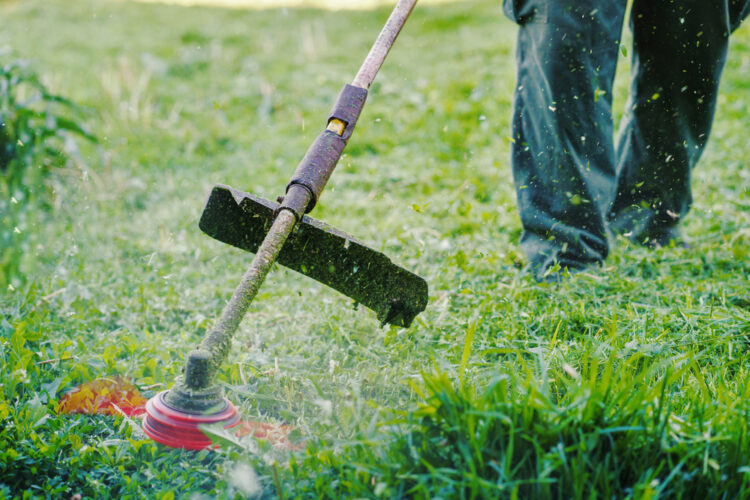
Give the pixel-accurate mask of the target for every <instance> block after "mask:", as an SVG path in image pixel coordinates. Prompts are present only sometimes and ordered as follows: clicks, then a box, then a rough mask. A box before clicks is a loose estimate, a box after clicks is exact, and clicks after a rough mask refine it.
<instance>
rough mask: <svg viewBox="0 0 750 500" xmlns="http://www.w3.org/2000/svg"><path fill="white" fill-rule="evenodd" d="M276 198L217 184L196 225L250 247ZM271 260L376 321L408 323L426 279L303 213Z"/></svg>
mask: <svg viewBox="0 0 750 500" xmlns="http://www.w3.org/2000/svg"><path fill="white" fill-rule="evenodd" d="M278 206H279V205H278V203H274V202H272V201H269V200H265V199H263V198H260V197H257V196H254V195H252V194H249V193H245V192H243V191H238V190H236V189H233V188H231V187H229V186H225V185H221V184H217V185H216V186H214V188H213V190H212V191H211V195H210V196H209V198H208V201H207V202H206V207H205V208H204V210H203V215H202V216H201V220H200V223H199V226H200V228H201V230H202V231H203V232H204V233H206V234H207V235H209V236H211V237H212V238H215V239H217V240H219V241H221V242H224V243H228V244H230V245H232V246H235V247H237V248H241V249H243V250H247V251H249V252H253V253H255V252H256V251H257V249H258V247H259V246H260V244H261V242H262V241H263V238H264V237H265V236H266V233H267V232H268V230H269V228H270V227H271V224H272V222H273V219H274V213H275V211H276V209H277V208H278ZM277 262H278V263H279V264H282V265H284V266H286V267H288V268H289V269H293V270H295V271H297V272H299V273H302V274H304V275H305V276H309V277H310V278H313V279H314V280H316V281H319V282H320V283H323V284H324V285H328V286H329V287H331V288H333V289H334V290H338V291H339V292H341V293H343V294H344V295H346V296H347V297H350V298H352V299H354V301H355V302H356V303H358V304H362V305H364V306H365V307H367V308H369V309H372V310H373V311H375V313H376V314H377V317H378V319H379V320H380V322H381V323H382V324H386V323H390V324H392V325H396V326H403V327H409V325H411V322H412V321H413V320H414V318H415V317H416V316H417V314H419V313H420V312H422V311H424V309H425V307H426V305H427V282H426V281H425V280H424V279H422V278H420V277H419V276H417V275H416V274H414V273H411V272H409V271H407V270H406V269H403V268H402V267H399V266H397V265H396V264H394V263H393V262H391V260H390V259H389V258H388V257H386V256H385V255H384V254H382V253H380V252H378V251H376V250H373V249H372V248H369V247H367V246H365V245H363V244H362V243H361V242H359V241H357V240H355V239H354V238H352V237H351V236H349V235H348V234H346V233H344V232H342V231H339V230H338V229H336V228H334V227H331V226H329V225H327V224H325V223H323V222H320V221H318V220H315V219H313V218H311V217H308V216H304V217H303V218H302V221H301V223H300V224H299V225H298V227H297V228H296V230H295V231H294V232H293V233H292V234H291V235H290V236H289V239H287V241H286V243H285V244H284V247H283V248H282V250H281V253H280V254H279V257H278V260H277Z"/></svg>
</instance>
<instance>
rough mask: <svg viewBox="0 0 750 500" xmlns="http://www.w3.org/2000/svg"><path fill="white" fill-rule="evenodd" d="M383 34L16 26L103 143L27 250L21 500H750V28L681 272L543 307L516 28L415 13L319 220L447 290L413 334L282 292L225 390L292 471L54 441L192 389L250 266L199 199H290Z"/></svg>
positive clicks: (486, 14)
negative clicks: (218, 188)
mask: <svg viewBox="0 0 750 500" xmlns="http://www.w3.org/2000/svg"><path fill="white" fill-rule="evenodd" d="M387 14H388V12H387V10H383V9H381V10H377V11H365V12H329V11H316V10H293V9H286V10H284V9H279V10H268V11H242V10H224V9H211V8H182V7H170V6H161V5H142V4H136V3H126V2H104V1H99V0H90V1H89V0H87V1H75V2H71V1H62V0H47V1H41V0H39V1H24V2H20V1H5V2H0V18H2V19H3V23H2V26H1V27H0V46H2V45H10V46H12V48H13V49H14V50H15V54H16V55H17V56H20V57H24V58H28V59H31V60H32V64H33V67H34V68H35V69H36V70H37V71H38V72H39V73H40V74H41V75H42V76H43V80H44V82H45V84H46V85H47V86H48V87H49V88H50V90H51V91H52V92H54V93H56V94H59V95H64V96H66V97H68V98H70V99H72V100H73V101H75V102H76V103H78V104H80V105H83V106H86V107H89V108H91V109H92V110H93V114H92V116H91V118H90V119H89V122H88V123H87V125H88V128H89V130H91V131H93V132H94V133H95V134H96V136H97V137H98V138H99V141H100V143H99V144H98V145H93V144H81V145H80V148H81V151H80V155H78V156H76V157H74V158H73V160H72V163H71V165H70V166H69V167H68V168H66V169H64V170H60V171H58V172H57V173H56V174H55V176H54V177H53V178H52V179H51V183H50V189H49V192H48V194H47V196H48V201H49V204H50V206H51V207H52V209H51V210H49V211H47V212H39V213H38V214H36V216H35V217H31V218H29V219H28V220H29V221H34V223H33V225H31V223H29V225H27V226H24V227H19V230H20V231H22V234H23V236H24V237H25V238H26V240H25V241H26V242H27V243H28V248H29V249H30V250H29V251H28V252H27V253H26V254H25V255H24V258H23V260H22V262H21V263H20V265H21V269H22V270H23V271H24V272H25V273H26V276H27V278H28V282H27V283H28V284H27V285H24V286H23V287H19V288H17V289H15V290H10V289H8V290H3V291H2V292H0V293H1V294H2V295H0V311H1V312H0V339H1V344H0V345H1V346H2V347H1V350H0V363H1V365H0V366H1V369H0V391H1V392H2V394H3V398H0V419H2V426H0V498H1V497H3V496H9V497H13V496H19V497H20V496H35V495H38V496H51V497H69V496H70V495H72V494H75V493H81V494H83V495H84V496H90V497H107V496H109V497H118V498H122V497H127V496H130V497H136V498H137V497H143V496H146V497H151V498H171V496H170V495H172V493H171V492H174V496H175V497H183V496H184V497H187V498H190V496H191V495H192V494H198V495H205V496H206V497H215V496H219V497H229V498H232V497H234V496H235V495H238V496H242V495H243V494H248V493H252V492H253V491H257V489H255V490H254V488H255V487H257V486H260V487H261V488H262V495H265V496H269V497H274V496H280V497H284V498H293V497H309V498H316V497H321V496H328V497H332V498H340V497H357V496H359V497H365V498H374V497H382V498H392V497H397V496H415V497H420V498H435V497H440V496H442V497H443V498H456V497H467V498H471V497H473V498H486V497H498V498H531V497H538V498H545V497H546V498H584V497H586V498H588V497H590V496H592V495H594V496H600V497H610V498H611V497H616V498H620V497H630V498H656V497H678V498H680V497H681V498H696V497H698V498H704V497H711V498H746V497H747V496H748V495H750V434H748V421H749V420H750V403H748V401H750V393H748V391H750V389H748V387H750V375H749V374H748V366H750V351H749V347H750V292H748V290H750V279H748V276H750V259H749V258H748V251H749V249H750V231H749V230H748V228H749V227H750V210H749V208H750V196H749V192H748V186H750V168H748V162H747V159H746V153H747V151H748V142H747V133H746V128H747V127H746V126H745V124H746V122H747V116H748V111H749V109H748V103H749V102H750V99H749V98H748V90H750V84H748V81H747V78H746V75H747V72H748V68H749V67H750V30H749V29H748V27H747V26H744V27H743V28H742V29H741V30H740V31H738V32H737V33H736V34H735V35H734V37H733V39H732V52H731V54H730V59H729V61H728V63H727V67H726V70H725V78H724V81H723V84H722V95H721V97H720V103H719V109H718V112H717V116H716V122H715V126H714V130H713V133H712V139H711V141H710V144H709V147H708V149H707V151H706V153H705V155H704V157H703V159H702V161H701V163H700V165H699V167H698V168H697V170H696V171H695V179H694V182H693V186H694V195H695V204H694V208H693V210H692V211H691V213H690V214H689V216H688V217H687V219H686V220H685V226H684V229H685V232H686V235H687V238H688V239H689V241H690V242H691V243H692V246H691V248H689V249H683V248H666V249H660V250H655V251H653V250H646V249H643V248H639V247H634V246H631V245H628V244H627V243H626V242H624V241H618V242H617V243H616V246H615V248H614V251H613V254H612V256H611V257H610V258H609V260H608V261H607V263H606V265H605V266H604V267H603V268H601V269H593V270H591V271H590V272H586V273H582V274H581V275H578V276H575V277H573V278H571V279H570V280H568V281H566V282H564V283H562V284H561V285H559V286H550V285H545V284H537V283H535V282H534V281H533V280H532V279H530V277H529V276H528V275H527V274H526V272H525V271H524V270H523V257H522V255H521V254H520V250H519V248H518V245H517V242H518V237H519V234H520V222H519V219H518V216H517V213H516V211H515V197H514V193H513V188H512V183H511V181H510V167H509V147H508V139H507V136H508V130H509V117H510V105H511V104H510V103H511V94H512V89H513V85H514V66H513V53H514V38H515V28H514V26H513V25H512V24H511V23H510V22H509V21H507V20H505V19H504V18H503V16H502V13H501V11H500V4H499V2H482V1H473V2H470V3H456V4H448V5H441V6H423V7H418V8H417V9H416V10H415V12H414V14H413V18H412V19H411V20H410V21H409V24H408V25H407V27H406V28H405V30H404V32H403V33H402V35H401V37H400V38H399V40H398V42H397V45H396V47H395V48H394V50H393V52H392V53H391V55H390V56H389V60H388V61H387V63H386V66H385V68H384V69H383V71H382V72H381V74H379V75H378V78H377V79H376V83H375V85H374V86H373V89H372V92H371V95H370V98H369V102H368V105H367V107H366V108H365V111H364V113H363V116H362V119H361V120H360V123H359V127H358V130H357V132H356V133H355V135H354V137H353V138H352V141H351V143H350V145H349V147H348V149H347V155H346V156H345V157H344V159H343V160H342V162H341V164H340V165H339V167H338V170H337V171H336V173H335V174H334V176H333V177H332V180H331V182H330V184H329V186H328V188H327V190H326V192H325V193H324V194H323V196H322V198H321V202H320V204H319V206H318V207H317V208H316V212H315V214H314V215H315V216H316V217H317V218H320V219H323V220H325V221H327V222H329V223H331V224H333V225H334V226H336V227H339V228H341V229H342V230H344V231H347V232H349V233H352V234H353V235H355V236H356V237H358V238H359V239H361V240H363V241H365V242H368V243H370V244H371V245H373V246H374V247H376V248H380V249H382V250H384V251H385V252H386V253H387V254H389V255H390V256H391V257H392V258H393V259H394V260H396V261H397V262H399V263H401V264H402V265H404V266H405V267H407V268H409V269H413V270H414V271H415V272H417V273H419V274H420V275H422V276H424V277H425V278H426V279H427V281H428V283H429V284H430V303H429V305H428V308H427V310H426V311H425V312H424V313H423V314H422V315H421V316H420V317H419V318H418V320H417V322H416V323H415V325H414V326H413V327H412V328H411V329H408V330H404V329H397V328H385V329H381V328H380V327H379V325H378V323H377V320H376V318H375V317H374V315H373V314H371V313H370V312H369V311H367V310H354V309H353V308H352V306H351V303H350V301H349V300H347V299H346V298H344V297H341V296H339V295H337V294H336V293H335V292H333V291H331V290H328V289H325V288H324V287H322V286H320V285H318V284H316V283H314V282H311V281H309V280H307V279H305V278H302V277H300V276H298V275H295V274H293V273H292V272H289V271H286V270H284V269H281V268H279V269H276V270H275V271H273V272H272V273H271V275H270V276H269V279H268V281H267V283H266V284H265V286H264V287H263V288H262V290H261V293H260V294H259V296H258V298H257V299H256V302H255V304H254V305H253V307H252V308H251V310H250V312H249V314H248V316H247V317H246V319H245V321H244V322H243V324H242V326H241V328H240V331H239V332H238V333H237V336H236V338H235V342H234V348H233V350H232V353H231V354H230V359H229V360H228V361H227V362H226V364H225V366H224V371H223V373H222V376H221V377H222V383H223V384H225V387H226V390H227V394H228V395H229V397H230V398H231V399H232V400H233V401H234V402H235V403H236V404H238V405H239V406H240V408H241V410H242V412H243V414H244V415H245V416H246V417H249V418H254V417H258V418H261V419H263V420H274V421H282V422H286V423H289V424H292V425H294V426H297V427H298V428H299V429H300V430H301V432H303V433H304V435H305V440H306V445H305V447H304V449H303V450H301V451H299V452H296V453H294V454H291V455H290V454H285V453H280V452H277V451H274V450H271V449H269V448H268V446H265V445H264V444H263V443H260V444H256V443H253V442H250V441H242V442H240V443H239V444H237V445H231V446H227V447H225V448H224V449H223V450H222V451H221V452H220V453H214V452H201V453H191V452H181V451H175V450H167V449H163V448H160V447H158V446H157V445H155V444H153V443H151V442H148V441H145V440H144V438H143V436H142V435H140V434H139V432H138V430H137V426H135V427H134V426H133V425H131V424H132V422H129V421H128V420H125V419H121V418H116V419H111V418H107V417H68V416H58V415H56V414H55V412H54V405H55V401H56V400H57V399H58V398H59V397H60V396H61V395H62V394H63V393H64V392H65V390H66V389H68V388H70V387H73V386H75V385H76V384H78V383H80V382H82V381H86V380H90V379H93V378H96V377H98V376H105V375H113V374H122V375H125V376H127V377H130V378H132V379H134V381H135V382H136V383H137V384H138V385H139V386H141V387H151V389H149V390H147V391H145V392H146V394H147V395H151V394H153V393H155V392H156V391H158V390H160V387H154V384H159V383H163V384H165V385H166V386H168V385H169V384H171V381H172V380H173V379H174V377H175V376H176V375H177V374H178V373H179V371H180V369H181V367H182V364H183V356H184V355H185V354H186V353H187V352H188V350H189V349H191V348H192V347H193V346H195V345H196V344H197V343H198V342H199V341H200V339H201V336H202V334H203V333H204V332H205V330H206V328H208V327H210V325H211V323H212V321H213V318H215V316H216V315H217V314H218V312H219V311H220V309H221V306H222V304H223V303H224V302H225V301H226V300H227V299H228V297H229V296H230V294H231V292H232V290H233V289H234V286H235V285H236V283H237V282H238V280H239V277H240V276H241V273H242V272H243V271H244V268H245V267H246V265H247V264H248V262H249V256H248V255H247V254H243V253H242V252H240V251H238V250H235V249H232V248H229V247H226V246H223V245H222V244H220V243H218V242H216V241H212V240H210V239H209V238H207V237H205V236H203V235H202V234H201V233H200V231H199V230H198V228H197V220H198V217H199V216H200V212H201V208H202V204H203V201H204V199H205V195H206V194H207V193H208V190H209V189H210V187H211V186H212V184H213V183H216V182H221V183H226V184H230V185H232V186H235V187H238V188H241V189H245V190H248V191H251V192H254V193H256V194H259V195H262V196H264V197H266V198H274V197H275V196H276V195H278V194H280V193H281V191H282V189H283V187H284V186H285V184H286V182H287V180H288V177H289V176H290V175H291V173H292V172H293V170H294V168H295V167H296V165H297V163H298V162H299V159H300V158H301V156H302V155H303V154H304V151H305V150H306V148H307V146H308V145H309V143H310V142H311V141H312V139H313V138H314V136H315V135H317V133H318V131H319V130H320V129H321V128H322V126H323V125H324V120H325V116H326V113H327V112H328V110H329V108H330V106H331V103H332V101H333V99H334V98H335V96H336V94H337V92H338V90H339V88H340V87H341V85H343V84H344V83H346V82H347V81H349V80H350V79H351V78H352V77H353V74H354V73H355V72H356V70H357V68H358V67H359V64H360V62H361V59H362V58H363V57H364V55H365V54H366V52H367V50H368V48H369V45H370V43H371V42H372V40H373V39H374V37H375V36H376V34H377V32H378V30H379V29H380V25H381V24H382V22H383V21H384V20H385V18H386V17H387ZM621 63H622V64H621V66H620V68H621V71H620V72H619V74H618V79H617V83H616V92H617V93H616V95H615V101H616V103H615V106H616V111H617V116H620V113H619V110H621V109H622V106H623V104H624V98H625V91H626V88H627V68H628V65H629V58H628V57H625V56H623V57H622V61H621ZM56 359H64V360H63V361H55V362H49V363H42V364H40V362H45V361H47V360H56ZM250 468H252V469H254V470H255V471H256V474H257V482H253V481H251V480H250V479H252V477H255V476H253V475H252V474H250V473H249V472H248V471H249V470H250ZM251 476H252V477H251ZM248 478H250V479H248ZM198 498H202V497H201V496H198Z"/></svg>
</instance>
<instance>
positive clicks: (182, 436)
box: [143, 391, 240, 450]
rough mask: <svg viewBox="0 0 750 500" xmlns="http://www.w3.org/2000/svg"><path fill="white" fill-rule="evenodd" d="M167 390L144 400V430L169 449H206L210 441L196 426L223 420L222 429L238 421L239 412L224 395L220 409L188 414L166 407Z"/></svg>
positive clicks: (232, 425)
mask: <svg viewBox="0 0 750 500" xmlns="http://www.w3.org/2000/svg"><path fill="white" fill-rule="evenodd" d="M167 392H168V391H162V392H160V393H159V394H157V395H156V396H154V397H153V398H151V399H149V400H148V402H147V403H146V418H145V419H144V420H143V430H144V431H146V434H147V435H148V437H150V438H151V439H153V440H154V441H156V442H158V443H161V444H164V445H167V446H170V447H172V448H184V449H186V450H202V449H204V448H209V447H210V446H211V445H212V443H211V440H210V439H209V438H208V437H207V436H206V435H205V434H204V433H203V431H201V430H200V429H199V428H198V425H199V424H216V423H222V424H223V425H224V428H225V429H228V428H230V427H234V426H235V425H237V424H238V423H239V422H240V414H239V413H238V412H237V410H236V409H235V407H234V405H233V404H232V403H231V402H230V401H229V400H228V399H226V398H224V401H225V403H226V405H225V406H224V408H223V409H221V410H219V411H217V412H215V413H210V414H206V415H203V414H200V413H189V412H185V411H181V410H178V409H175V408H172V407H171V406H169V405H168V404H167V403H166V401H165V400H164V395H165V394H166V393H167Z"/></svg>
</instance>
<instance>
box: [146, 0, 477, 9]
mask: <svg viewBox="0 0 750 500" xmlns="http://www.w3.org/2000/svg"><path fill="white" fill-rule="evenodd" d="M135 1H137V2H143V3H163V4H170V5H184V6H196V5H202V6H206V7H227V8H233V9H256V10H257V9H277V8H280V7H289V8H313V9H329V10H370V9H374V8H377V7H384V6H394V5H396V3H397V0H135ZM456 1H465V0H419V5H431V4H441V3H455V2H456Z"/></svg>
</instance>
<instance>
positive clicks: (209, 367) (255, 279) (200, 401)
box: [164, 0, 417, 413]
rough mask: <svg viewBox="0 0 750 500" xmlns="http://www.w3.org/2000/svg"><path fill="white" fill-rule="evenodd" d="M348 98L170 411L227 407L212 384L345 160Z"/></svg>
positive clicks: (385, 33)
mask: <svg viewBox="0 0 750 500" xmlns="http://www.w3.org/2000/svg"><path fill="white" fill-rule="evenodd" d="M416 3H417V0H399V2H398V4H397V5H396V7H395V8H394V9H393V12H391V15H390V16H389V18H388V21H387V22H386V24H385V26H384V27H383V29H382V31H381V32H380V35H379V36H378V38H377V40H376V41H375V43H374V44H373V46H372V49H371V50H370V52H369V54H368V55H367V58H366V59H365V61H364V63H363V64H362V67H361V68H360V70H359V72H358V73H357V76H356V77H355V78H354V81H353V82H352V85H351V87H356V88H357V89H364V91H362V92H364V95H366V90H367V89H368V88H369V87H370V85H371V84H372V81H373V79H374V78H375V75H376V74H377V72H378V70H379V69H380V67H381V66H382V64H383V61H384V60H385V57H386V56H387V55H388V51H389V50H390V48H391V46H392V45H393V43H394V42H395V40H396V37H397V36H398V34H399V32H400V31H401V28H402V27H403V25H404V23H405V22H406V19H407V18H408V17H409V14H410V13H411V11H412V9H413V8H414V6H415V5H416ZM345 91H346V89H345ZM346 95H348V96H353V97H352V98H350V99H349V101H346V102H345V105H344V106H343V107H341V108H340V109H339V108H338V103H337V109H335V110H334V111H335V112H340V113H341V116H342V118H343V119H339V117H338V116H336V115H332V116H331V117H330V118H329V123H328V126H327V128H326V130H325V131H324V132H323V134H321V136H320V137H319V138H318V140H316V142H315V143H313V145H312V146H311V149H310V150H309V151H308V154H307V155H306V156H305V158H304V159H303V162H302V164H301V165H300V167H299V168H298V169H297V172H295V177H293V178H292V181H291V182H290V184H289V186H288V187H287V193H286V196H285V199H284V202H283V203H282V205H281V207H280V209H279V211H278V214H277V216H276V219H275V220H274V223H273V225H272V226H271V229H270V230H269V231H268V234H267V235H266V237H265V239H264V240H263V243H262V244H261V246H260V247H259V248H258V251H257V253H256V255H255V257H254V258H253V260H252V262H251V264H250V267H249V268H248V269H247V271H246V272H245V274H244V276H243V277H242V281H241V282H240V284H239V286H238V287H237V289H236V290H235V292H234V294H233V295H232V298H231V299H230V300H229V303H228V304H227V305H226V307H224V310H223V311H222V313H221V316H220V317H219V319H218V321H217V323H216V326H215V327H214V328H213V329H212V330H211V331H210V332H209V333H208V334H207V335H206V337H205V338H204V339H203V342H202V343H201V345H200V347H199V348H198V349H197V350H195V351H192V352H191V353H190V354H189V355H188V360H187V362H186V364H185V372H184V375H183V376H182V377H180V378H178V380H177V382H176V384H175V386H174V387H173V388H172V389H171V390H170V391H169V392H168V393H167V394H166V395H165V396H164V399H165V401H166V402H167V403H168V404H169V406H171V407H173V408H176V409H178V410H182V411H186V412H197V413H206V412H210V411H214V410H216V409H218V408H220V407H221V406H222V405H224V404H225V402H224V399H223V396H222V393H221V389H220V388H219V387H218V386H216V385H215V384H214V383H213V380H214V376H215V375H216V372H217V371H218V369H219V367H220V366H221V364H222V363H223V362H224V360H225V359H226V357H227V354H228V352H229V348H230V346H231V342H232V336H233V335H234V333H235V332H236V331H237V328H238V327H239V324H240V322H241V321H242V318H243V317H244V316H245V313H246V312H247V309H248V308H249V306H250V303H251V302H252V301H253V299H254V298H255V296H256V295H257V293H258V290H259V289H260V286H261V285H262V284H263V281H264V280H265V278H266V275H267V274H268V271H269V270H270V269H271V267H272V266H273V264H274V262H276V259H277V257H278V255H279V252H280V251H281V249H282V247H283V246H284V243H285V242H286V240H287V237H288V236H289V234H290V233H291V232H292V230H293V229H294V227H295V225H296V224H297V222H298V221H299V220H300V219H301V218H302V216H303V215H304V214H305V213H306V212H309V211H310V210H311V209H312V207H313V206H314V205H315V202H316V201H317V197H318V196H319V194H320V192H321V191H322V189H323V187H324V186H325V183H326V182H327V181H328V177H329V176H330V174H331V172H332V171H333V168H335V166H336V163H337V162H338V159H339V158H340V156H341V151H343V147H344V145H345V144H346V140H348V138H349V136H350V135H351V132H352V129H353V127H354V124H355V123H356V119H357V117H358V116H359V112H360V111H361V107H362V106H363V105H364V95H359V96H357V92H354V93H352V92H349V93H348V94H346ZM352 99H353V100H352ZM357 99H360V100H361V102H359V104H358V105H355V106H354V107H352V103H353V102H355V101H356V100H357ZM355 108H357V109H356V110H355V112H354V114H350V113H351V110H352V109H355ZM332 135H333V136H334V137H332ZM321 139H323V140H322V141H321ZM336 141H339V142H338V143H337V142H336ZM341 141H343V142H341ZM336 144H338V146H337V145H336ZM308 158H309V160H308ZM321 165H322V167H321ZM303 167H304V168H303ZM298 174H299V175H298ZM316 176H317V177H316Z"/></svg>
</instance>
